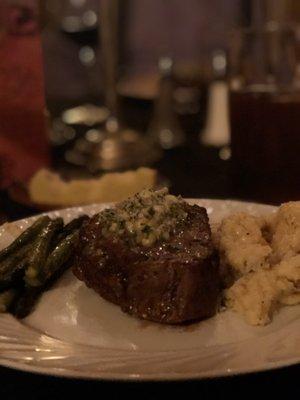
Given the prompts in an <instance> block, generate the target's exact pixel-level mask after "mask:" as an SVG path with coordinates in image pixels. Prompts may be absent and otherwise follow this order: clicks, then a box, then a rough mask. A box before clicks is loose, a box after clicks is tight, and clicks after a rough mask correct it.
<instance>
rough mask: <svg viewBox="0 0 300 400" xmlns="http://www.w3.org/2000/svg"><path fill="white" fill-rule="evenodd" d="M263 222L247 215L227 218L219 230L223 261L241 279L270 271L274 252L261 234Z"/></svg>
mask: <svg viewBox="0 0 300 400" xmlns="http://www.w3.org/2000/svg"><path fill="white" fill-rule="evenodd" d="M263 225H264V221H263V220H262V219H260V218H257V217H254V216H252V215H249V214H246V213H238V214H235V215H232V216H230V217H228V218H225V219H224V220H223V221H222V224H221V226H220V231H219V250H220V253H221V261H222V263H223V264H224V263H225V264H227V265H228V266H229V267H230V268H232V269H233V271H234V275H235V276H236V277H240V276H243V275H245V274H246V273H248V272H251V271H257V270H259V269H261V268H269V266H270V264H269V260H268V257H269V255H270V254H271V252H272V249H271V247H270V246H269V245H268V243H267V242H266V240H265V239H264V237H263V234H262V228H263Z"/></svg>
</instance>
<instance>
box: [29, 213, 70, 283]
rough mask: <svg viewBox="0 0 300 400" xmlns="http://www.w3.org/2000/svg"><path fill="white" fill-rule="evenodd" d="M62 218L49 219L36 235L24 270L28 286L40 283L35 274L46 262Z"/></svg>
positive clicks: (61, 223)
mask: <svg viewBox="0 0 300 400" xmlns="http://www.w3.org/2000/svg"><path fill="white" fill-rule="evenodd" d="M62 226H63V220H62V219H61V218H57V219H55V220H50V221H49V222H48V224H47V225H46V226H45V227H44V228H43V230H42V232H41V233H40V235H39V236H38V237H37V239H36V241H35V244H34V248H33V250H32V253H31V254H30V256H29V262H28V267H27V268H26V271H25V278H24V279H25V282H26V284H27V285H29V286H38V285H39V284H40V283H39V281H38V279H36V278H37V276H38V274H39V273H40V270H41V269H42V268H43V266H44V265H45V263H46V259H47V257H48V255H49V253H50V250H51V244H52V240H53V238H54V236H55V235H56V234H57V232H59V231H60V230H61V228H62Z"/></svg>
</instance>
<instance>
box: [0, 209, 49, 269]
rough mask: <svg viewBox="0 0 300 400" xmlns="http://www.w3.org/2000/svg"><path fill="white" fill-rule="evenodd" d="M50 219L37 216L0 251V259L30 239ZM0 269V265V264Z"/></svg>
mask: <svg viewBox="0 0 300 400" xmlns="http://www.w3.org/2000/svg"><path fill="white" fill-rule="evenodd" d="M49 221H50V218H49V217H48V216H44V217H40V218H38V219H37V220H36V221H35V222H34V223H33V224H32V225H31V226H30V227H29V228H27V229H26V230H25V231H24V232H22V233H21V234H20V235H19V236H18V237H17V238H16V239H15V240H14V241H13V242H12V243H11V244H10V245H9V246H7V247H6V248H5V249H3V250H1V251H0V261H2V260H4V259H5V258H6V257H7V256H8V255H10V254H12V253H14V252H15V251H16V250H17V249H19V248H20V247H22V246H24V245H25V244H27V243H28V242H29V241H31V240H32V239H33V238H34V237H35V236H36V235H37V234H38V233H39V232H40V231H41V230H42V229H43V228H44V227H45V226H46V224H47V223H48V222H49ZM0 269H1V265H0Z"/></svg>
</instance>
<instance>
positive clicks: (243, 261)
mask: <svg viewBox="0 0 300 400" xmlns="http://www.w3.org/2000/svg"><path fill="white" fill-rule="evenodd" d="M266 232H267V235H266ZM266 239H267V240H268V242H267V240H266ZM218 248H219V251H220V254H221V262H222V263H223V264H225V265H227V267H228V268H229V269H232V270H234V271H235V273H236V274H235V279H236V280H235V282H234V284H233V285H232V286H231V287H230V288H229V289H227V290H225V292H224V298H225V304H226V306H227V307H228V308H231V309H233V310H234V311H236V312H238V313H239V314H241V315H242V316H243V317H244V318H245V319H246V321H247V322H248V323H250V324H252V325H265V324H267V323H269V322H270V321H271V320H272V316H273V314H274V312H275V311H276V310H278V308H279V307H280V306H282V305H294V304H299V303H300V202H290V203H286V204H283V205H282V206H281V207H280V208H279V210H278V212H277V213H276V214H275V216H272V217H270V218H269V217H267V218H257V217H254V216H251V215H249V214H246V213H239V214H235V215H232V216H230V217H228V218H226V219H224V220H223V222H222V224H221V226H220V229H219V240H218Z"/></svg>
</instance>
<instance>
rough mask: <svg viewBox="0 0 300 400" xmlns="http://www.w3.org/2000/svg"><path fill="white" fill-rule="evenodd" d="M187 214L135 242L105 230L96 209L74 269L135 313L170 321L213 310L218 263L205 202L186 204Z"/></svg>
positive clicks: (105, 295)
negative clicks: (149, 242) (157, 235)
mask: <svg viewBox="0 0 300 400" xmlns="http://www.w3.org/2000/svg"><path fill="white" fill-rule="evenodd" d="M185 208H186V212H187V218H186V220H185V221H184V222H181V223H179V224H177V226H176V227H175V229H174V230H173V232H172V233H171V235H170V239H169V240H168V241H160V242H157V243H155V244H154V245H153V246H151V247H143V246H139V245H135V246H133V245H132V243H130V241H129V240H128V237H126V235H124V236H123V237H118V236H113V235H111V236H109V237H107V236H105V237H104V236H103V235H102V230H101V227H100V226H99V220H98V218H97V215H96V216H94V217H93V218H91V220H90V221H89V223H88V224H86V225H85V226H84V227H83V228H82V230H81V234H80V244H79V248H78V251H77V254H76V257H75V264H74V267H73V272H74V274H75V275H76V276H77V277H78V278H79V279H80V280H83V281H84V282H85V283H86V285H87V286H88V287H91V288H93V289H94V290H95V291H96V292H98V293H99V294H100V295H101V296H102V297H103V298H105V299H106V300H109V301H111V302H113V303H115V304H118V305H120V306H121V308H122V310H123V311H125V312H127V313H129V314H132V315H135V316H137V317H139V318H143V319H147V320H151V321H156V322H161V323H169V324H178V323H183V322H187V321H192V320H197V319H203V318H207V317H210V316H212V315H214V314H215V312H216V309H217V305H218V295H219V290H220V282H219V265H218V258H217V255H216V253H215V252H214V250H213V245H212V240H211V232H210V227H209V223H208V217H207V213H206V210H205V208H202V207H199V206H196V205H194V206H191V205H188V204H186V205H185Z"/></svg>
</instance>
